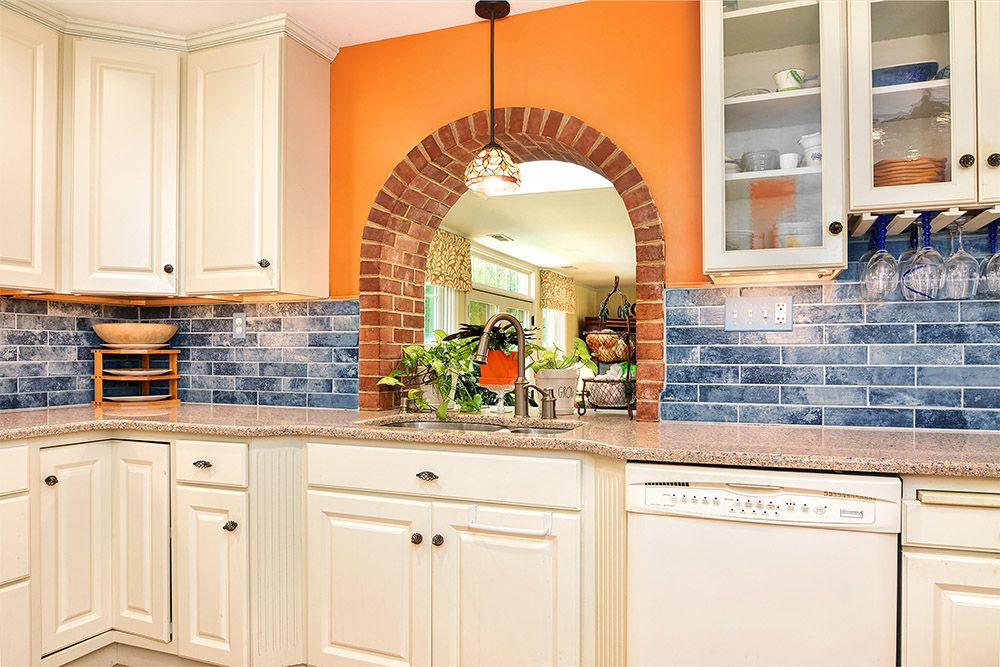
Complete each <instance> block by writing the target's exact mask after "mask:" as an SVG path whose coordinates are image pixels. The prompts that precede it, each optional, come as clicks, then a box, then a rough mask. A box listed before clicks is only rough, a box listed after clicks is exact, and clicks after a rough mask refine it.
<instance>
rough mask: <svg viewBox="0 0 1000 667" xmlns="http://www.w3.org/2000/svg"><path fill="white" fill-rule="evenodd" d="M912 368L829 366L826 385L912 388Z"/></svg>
mask: <svg viewBox="0 0 1000 667" xmlns="http://www.w3.org/2000/svg"><path fill="white" fill-rule="evenodd" d="M913 378H914V372H913V367H912V366H828V367H827V368H826V384H847V385H868V386H871V385H895V386H901V387H907V386H909V387H912V386H913V383H914V380H913Z"/></svg>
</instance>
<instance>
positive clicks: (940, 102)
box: [848, 0, 977, 211]
mask: <svg viewBox="0 0 1000 667" xmlns="http://www.w3.org/2000/svg"><path fill="white" fill-rule="evenodd" d="M848 6H849V9H848V11H849V16H848V20H849V23H848V24H849V27H850V73H851V83H850V85H851V89H850V114H851V208H852V210H855V211H863V210H869V211H870V210H875V211H877V210H887V209H895V210H898V209H899V208H901V207H906V208H925V207H927V206H932V205H945V204H960V203H963V202H974V201H975V200H976V181H977V168H976V162H977V157H976V156H977V149H976V90H975V85H976V83H975V81H976V67H975V64H976V63H975V42H976V39H975V11H976V7H975V3H974V2H972V1H971V0H852V1H851V2H849V3H848Z"/></svg>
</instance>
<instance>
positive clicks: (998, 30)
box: [976, 0, 1000, 203]
mask: <svg viewBox="0 0 1000 667" xmlns="http://www.w3.org/2000/svg"><path fill="white" fill-rule="evenodd" d="M976 11H977V12H978V13H977V15H976V52H977V54H978V67H979V69H978V76H977V77H976V82H977V87H976V89H977V90H978V91H979V92H978V95H977V96H976V99H978V100H979V117H980V118H982V119H983V121H982V122H981V123H980V124H979V128H978V130H979V170H978V171H979V201H981V202H984V203H985V202H990V203H996V202H1000V122H998V119H1000V39H997V35H1000V2H985V1H983V0H980V2H978V3H977V4H976Z"/></svg>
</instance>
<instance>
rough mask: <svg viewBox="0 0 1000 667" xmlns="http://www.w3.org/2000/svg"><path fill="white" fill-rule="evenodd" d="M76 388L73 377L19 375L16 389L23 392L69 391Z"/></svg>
mask: <svg viewBox="0 0 1000 667" xmlns="http://www.w3.org/2000/svg"><path fill="white" fill-rule="evenodd" d="M71 389H76V378H74V377H19V378H18V379H17V391H18V393H21V394H24V393H28V392H35V391H70V390H71Z"/></svg>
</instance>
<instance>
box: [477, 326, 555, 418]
mask: <svg viewBox="0 0 1000 667" xmlns="http://www.w3.org/2000/svg"><path fill="white" fill-rule="evenodd" d="M500 321H505V322H509V323H511V324H512V325H514V331H515V332H517V379H516V380H514V416H515V417H527V416H528V389H529V388H531V389H535V390H536V391H538V392H540V393H541V394H542V412H541V417H542V419H555V418H556V395H555V392H553V391H552V390H551V389H542V388H541V387H536V386H535V385H529V384H528V380H527V378H525V377H524V370H525V369H524V361H525V356H526V354H525V336H524V327H523V326H521V321H520V320H519V319H517V318H516V317H514V316H513V315H511V314H510V313H497V314H496V315H494V316H493V317H491V318H490V319H488V320H486V324H484V325H483V333H482V335H480V336H479V347H478V348H477V349H476V356H475V357H473V361H475V362H476V363H477V364H480V365H482V364H485V363H486V353H487V351H488V350H489V347H490V332H491V331H492V330H493V327H495V326H496V325H497V323H498V322H500Z"/></svg>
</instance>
